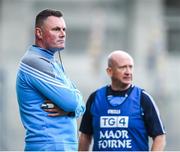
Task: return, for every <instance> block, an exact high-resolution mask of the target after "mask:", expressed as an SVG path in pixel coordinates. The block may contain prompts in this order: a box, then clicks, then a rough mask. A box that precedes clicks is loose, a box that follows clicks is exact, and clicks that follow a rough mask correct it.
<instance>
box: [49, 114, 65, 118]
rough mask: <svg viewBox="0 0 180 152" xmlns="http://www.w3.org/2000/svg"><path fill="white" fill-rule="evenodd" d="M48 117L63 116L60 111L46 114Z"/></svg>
mask: <svg viewBox="0 0 180 152" xmlns="http://www.w3.org/2000/svg"><path fill="white" fill-rule="evenodd" d="M48 116H49V117H57V116H63V115H62V114H60V113H50V114H48Z"/></svg>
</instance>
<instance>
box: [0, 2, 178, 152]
mask: <svg viewBox="0 0 180 152" xmlns="http://www.w3.org/2000/svg"><path fill="white" fill-rule="evenodd" d="M45 8H53V9H58V10H62V11H63V14H64V18H65V20H66V24H67V41H66V49H65V50H64V51H63V52H62V59H63V62H64V65H65V67H66V70H67V73H68V75H69V77H70V78H71V79H72V80H73V81H74V83H75V84H76V85H77V86H78V88H79V89H80V90H81V91H82V93H83V95H84V99H85V100H86V99H87V97H88V95H89V94H90V92H92V91H93V90H95V89H96V88H98V87H100V86H101V85H103V84H105V83H108V82H109V79H108V77H107V75H106V72H105V68H106V57H107V54H109V53H110V52H111V51H113V50H117V49H122V50H126V51H127V52H129V53H130V54H131V55H132V56H133V57H134V59H135V77H134V83H135V84H137V85H140V86H142V87H143V88H144V89H146V90H147V91H148V92H150V93H151V94H152V95H153V97H154V99H155V101H156V103H157V105H158V106H159V109H160V112H161V117H162V119H163V121H164V124H165V127H166V131H167V146H166V150H167V151H168V150H171V151H175V150H180V144H179V141H180V130H179V128H180V121H179V115H180V110H179V108H180V86H179V85H180V67H179V66H180V59H179V57H180V42H179V40H180V1H179V0H0V33H1V34H0V150H3V151H6V150H8V151H14V150H15V151H17V150H18V151H20V150H23V146H24V128H23V127H22V124H21V122H20V117H19V111H18V105H17V101H16V93H15V79H16V72H17V68H18V63H19V60H20V58H21V57H22V55H23V54H24V52H25V50H26V49H27V47H28V46H29V45H31V44H32V43H33V41H34V33H33V32H34V31H33V28H34V19H35V15H36V14H37V13H38V12H39V11H40V10H42V9H45ZM78 121H79V122H80V120H78Z"/></svg>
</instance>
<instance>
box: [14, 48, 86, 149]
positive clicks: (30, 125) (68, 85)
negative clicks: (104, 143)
mask: <svg viewBox="0 0 180 152" xmlns="http://www.w3.org/2000/svg"><path fill="white" fill-rule="evenodd" d="M16 92H17V99H18V103H19V110H20V115H21V120H22V123H23V125H24V127H25V129H26V138H25V141H26V147H25V150H62V151H72V150H77V147H78V140H77V121H76V118H77V117H79V116H81V115H82V114H83V113H84V111H85V105H84V102H83V99H82V96H81V94H80V92H79V90H77V89H76V87H75V86H74V85H73V84H72V82H71V81H70V80H69V79H68V77H67V76H66V74H65V72H64V69H63V67H62V65H59V64H58V63H57V62H56V61H55V59H54V53H52V52H51V51H48V50H45V49H42V48H39V47H37V46H31V47H30V48H29V49H28V50H27V52H26V54H25V55H24V56H23V58H22V60H21V62H20V65H19V70H18V73H17V80H16ZM46 99H48V100H51V101H52V102H53V103H54V104H56V105H57V106H58V107H59V108H61V109H63V110H64V111H66V112H74V113H75V117H72V116H58V117H49V116H48V113H47V112H45V111H44V110H43V109H41V104H42V103H44V101H45V100H46Z"/></svg>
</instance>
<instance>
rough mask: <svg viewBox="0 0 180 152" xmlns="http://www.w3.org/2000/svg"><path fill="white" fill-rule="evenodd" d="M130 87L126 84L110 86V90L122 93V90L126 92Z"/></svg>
mask: <svg viewBox="0 0 180 152" xmlns="http://www.w3.org/2000/svg"><path fill="white" fill-rule="evenodd" d="M130 86H131V84H128V85H113V84H111V88H112V90H114V91H124V90H127V89H128V88H129V87H130Z"/></svg>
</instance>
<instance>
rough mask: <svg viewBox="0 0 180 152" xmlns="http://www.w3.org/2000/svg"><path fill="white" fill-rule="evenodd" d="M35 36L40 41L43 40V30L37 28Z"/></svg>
mask: <svg viewBox="0 0 180 152" xmlns="http://www.w3.org/2000/svg"><path fill="white" fill-rule="evenodd" d="M35 35H36V37H37V38H38V39H42V30H41V28H39V27H36V28H35Z"/></svg>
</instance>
